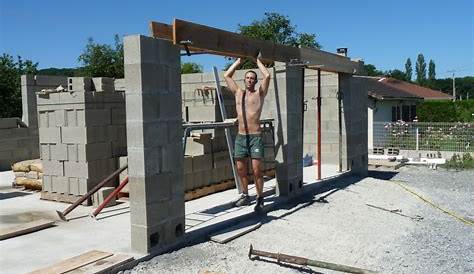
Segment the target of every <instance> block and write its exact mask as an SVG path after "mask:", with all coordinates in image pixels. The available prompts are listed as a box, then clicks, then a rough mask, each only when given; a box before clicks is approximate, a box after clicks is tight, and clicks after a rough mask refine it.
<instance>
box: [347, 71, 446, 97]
mask: <svg viewBox="0 0 474 274" xmlns="http://www.w3.org/2000/svg"><path fill="white" fill-rule="evenodd" d="M355 77H357V78H358V79H361V80H362V79H364V80H365V81H366V83H365V84H366V86H367V89H368V90H367V92H368V95H369V96H371V97H374V98H377V99H389V98H413V99H425V100H443V99H444V100H447V99H452V96H451V95H449V94H446V93H443V92H441V91H437V90H433V89H430V88H426V87H422V86H419V85H416V84H412V83H408V82H405V81H400V80H397V79H394V78H388V77H371V76H355Z"/></svg>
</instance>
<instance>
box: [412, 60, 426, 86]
mask: <svg viewBox="0 0 474 274" xmlns="http://www.w3.org/2000/svg"><path fill="white" fill-rule="evenodd" d="M415 73H416V82H417V83H418V84H419V85H424V84H425V82H426V62H425V57H424V56H423V54H421V53H420V54H418V58H417V59H416V67H415Z"/></svg>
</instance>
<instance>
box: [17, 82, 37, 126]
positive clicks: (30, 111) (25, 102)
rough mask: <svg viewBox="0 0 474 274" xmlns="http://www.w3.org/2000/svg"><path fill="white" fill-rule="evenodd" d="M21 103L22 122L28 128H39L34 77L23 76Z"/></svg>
mask: <svg viewBox="0 0 474 274" xmlns="http://www.w3.org/2000/svg"><path fill="white" fill-rule="evenodd" d="M21 103H22V112H23V117H22V121H23V122H24V123H25V124H26V125H27V126H28V127H31V128H38V118H37V117H38V115H37V112H36V94H35V79H34V75H31V74H27V75H22V76H21Z"/></svg>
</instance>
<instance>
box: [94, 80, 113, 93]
mask: <svg viewBox="0 0 474 274" xmlns="http://www.w3.org/2000/svg"><path fill="white" fill-rule="evenodd" d="M92 84H93V90H95V91H98V92H114V91H115V83H114V78H108V77H95V78H92Z"/></svg>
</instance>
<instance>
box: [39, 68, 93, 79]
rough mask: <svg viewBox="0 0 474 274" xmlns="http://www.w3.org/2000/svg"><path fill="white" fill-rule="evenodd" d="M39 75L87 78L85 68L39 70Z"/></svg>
mask: <svg viewBox="0 0 474 274" xmlns="http://www.w3.org/2000/svg"><path fill="white" fill-rule="evenodd" d="M38 74H39V75H57V76H68V77H73V76H85V71H84V68H82V67H79V68H45V69H40V70H38Z"/></svg>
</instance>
